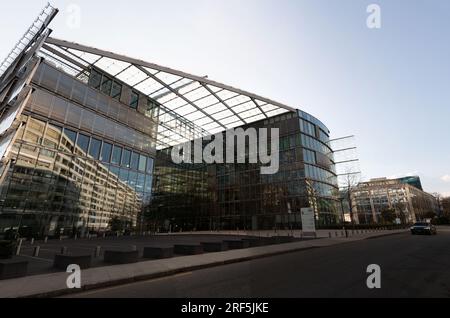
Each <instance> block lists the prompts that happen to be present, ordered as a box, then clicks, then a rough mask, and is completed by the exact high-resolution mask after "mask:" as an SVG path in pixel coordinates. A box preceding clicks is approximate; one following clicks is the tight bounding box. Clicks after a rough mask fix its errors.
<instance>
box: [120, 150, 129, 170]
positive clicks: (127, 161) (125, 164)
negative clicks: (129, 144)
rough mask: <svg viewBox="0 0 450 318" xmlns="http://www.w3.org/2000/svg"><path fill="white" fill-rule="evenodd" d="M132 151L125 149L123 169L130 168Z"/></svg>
mask: <svg viewBox="0 0 450 318" xmlns="http://www.w3.org/2000/svg"><path fill="white" fill-rule="evenodd" d="M130 158H131V151H129V150H127V149H125V150H124V151H123V156H122V167H127V168H129V167H130Z"/></svg>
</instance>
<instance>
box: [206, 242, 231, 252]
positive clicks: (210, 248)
mask: <svg viewBox="0 0 450 318" xmlns="http://www.w3.org/2000/svg"><path fill="white" fill-rule="evenodd" d="M200 244H202V246H203V250H204V251H205V252H208V253H210V252H222V251H226V250H228V244H227V243H225V242H202V243H200Z"/></svg>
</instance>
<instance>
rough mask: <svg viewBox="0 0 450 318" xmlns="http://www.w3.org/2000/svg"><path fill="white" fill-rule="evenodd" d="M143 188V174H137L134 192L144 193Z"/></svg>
mask: <svg viewBox="0 0 450 318" xmlns="http://www.w3.org/2000/svg"><path fill="white" fill-rule="evenodd" d="M144 186H145V174H143V173H139V174H138V178H137V181H136V191H138V192H144Z"/></svg>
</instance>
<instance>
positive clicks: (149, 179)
mask: <svg viewBox="0 0 450 318" xmlns="http://www.w3.org/2000/svg"><path fill="white" fill-rule="evenodd" d="M144 191H145V192H146V193H151V192H152V176H147V178H146V179H145V188H144Z"/></svg>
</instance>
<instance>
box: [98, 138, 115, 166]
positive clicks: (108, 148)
mask: <svg viewBox="0 0 450 318" xmlns="http://www.w3.org/2000/svg"><path fill="white" fill-rule="evenodd" d="M111 152H112V145H111V144H109V143H107V142H104V143H103V147H102V153H101V156H100V160H101V161H103V162H109V159H110V158H111Z"/></svg>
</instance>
